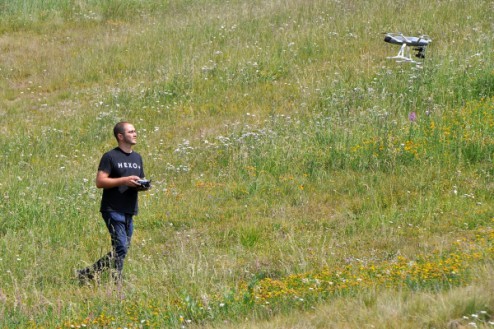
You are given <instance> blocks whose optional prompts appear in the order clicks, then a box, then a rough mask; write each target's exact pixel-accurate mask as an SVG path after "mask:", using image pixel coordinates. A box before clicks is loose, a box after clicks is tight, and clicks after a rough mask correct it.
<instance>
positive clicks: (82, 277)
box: [77, 269, 94, 286]
mask: <svg viewBox="0 0 494 329" xmlns="http://www.w3.org/2000/svg"><path fill="white" fill-rule="evenodd" d="M77 279H78V280H79V283H80V284H81V285H83V286H85V285H88V284H90V283H91V282H92V281H94V274H92V273H91V272H89V271H88V270H87V269H83V270H77Z"/></svg>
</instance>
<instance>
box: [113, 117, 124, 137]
mask: <svg viewBox="0 0 494 329" xmlns="http://www.w3.org/2000/svg"><path fill="white" fill-rule="evenodd" d="M126 124H128V122H127V121H121V122H119V123H117V124H116V125H115V127H113V136H115V138H116V139H117V141H118V134H122V135H123V134H124V133H125V125H126Z"/></svg>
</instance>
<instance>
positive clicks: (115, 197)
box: [98, 147, 145, 215]
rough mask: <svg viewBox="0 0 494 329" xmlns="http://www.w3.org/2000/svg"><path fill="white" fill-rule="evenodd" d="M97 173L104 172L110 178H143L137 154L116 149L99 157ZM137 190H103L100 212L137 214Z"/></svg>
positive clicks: (140, 162) (142, 169) (122, 188)
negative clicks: (133, 176)
mask: <svg viewBox="0 0 494 329" xmlns="http://www.w3.org/2000/svg"><path fill="white" fill-rule="evenodd" d="M98 171H104V172H106V173H108V174H109V177H110V178H119V177H126V176H132V175H135V176H139V177H140V178H144V177H145V176H144V167H143V164H142V158H141V156H140V155H139V153H137V152H132V153H125V152H124V151H122V150H121V149H120V148H118V147H116V148H114V149H113V150H111V151H108V152H106V153H105V154H103V157H101V161H100V163H99V166H98ZM137 193H138V192H137V190H136V189H135V188H132V187H128V186H125V185H124V186H118V187H114V188H108V189H106V188H105V189H103V197H102V198H101V208H100V211H118V212H122V213H126V214H133V215H135V214H137V212H138V205H137Z"/></svg>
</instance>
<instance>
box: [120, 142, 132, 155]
mask: <svg viewBox="0 0 494 329" xmlns="http://www.w3.org/2000/svg"><path fill="white" fill-rule="evenodd" d="M118 147H119V148H120V149H121V150H122V151H124V152H125V153H132V146H131V145H127V144H119V145H118Z"/></svg>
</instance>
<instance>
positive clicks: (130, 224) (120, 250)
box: [101, 211, 134, 273]
mask: <svg viewBox="0 0 494 329" xmlns="http://www.w3.org/2000/svg"><path fill="white" fill-rule="evenodd" d="M101 215H102V216H103V219H104V221H105V224H106V227H107V228H108V232H110V236H111V245H112V252H113V259H114V261H115V265H114V266H115V269H116V270H117V271H118V272H119V273H121V272H122V269H123V262H124V259H125V256H127V252H128V250H129V247H130V241H131V239H132V234H133V233H134V221H133V218H132V217H133V215H131V214H124V213H120V212H116V211H110V212H102V213H101Z"/></svg>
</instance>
